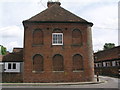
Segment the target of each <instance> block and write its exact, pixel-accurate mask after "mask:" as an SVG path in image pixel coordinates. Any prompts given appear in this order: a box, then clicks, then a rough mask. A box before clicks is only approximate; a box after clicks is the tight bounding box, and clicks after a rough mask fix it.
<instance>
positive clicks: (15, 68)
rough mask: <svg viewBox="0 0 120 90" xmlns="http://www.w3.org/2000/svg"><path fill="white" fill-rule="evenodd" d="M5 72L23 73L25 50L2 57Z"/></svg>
mask: <svg viewBox="0 0 120 90" xmlns="http://www.w3.org/2000/svg"><path fill="white" fill-rule="evenodd" d="M2 64H3V72H9V73H21V72H22V71H23V52H22V51H21V52H13V53H9V54H7V55H5V56H4V57H3V59H2Z"/></svg>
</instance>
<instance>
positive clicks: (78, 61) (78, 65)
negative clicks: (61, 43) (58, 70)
mask: <svg viewBox="0 0 120 90" xmlns="http://www.w3.org/2000/svg"><path fill="white" fill-rule="evenodd" d="M79 70H83V57H82V56H81V55H80V54H75V55H74V56H73V71H79Z"/></svg>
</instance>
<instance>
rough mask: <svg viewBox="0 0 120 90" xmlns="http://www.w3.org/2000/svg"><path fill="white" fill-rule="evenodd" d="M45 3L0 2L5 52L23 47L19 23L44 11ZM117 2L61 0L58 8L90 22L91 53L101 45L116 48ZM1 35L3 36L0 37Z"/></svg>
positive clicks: (34, 0)
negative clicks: (113, 45)
mask: <svg viewBox="0 0 120 90" xmlns="http://www.w3.org/2000/svg"><path fill="white" fill-rule="evenodd" d="M47 1H48V0H0V2H1V3H0V13H1V14H0V20H1V22H0V38H1V37H2V39H0V42H1V44H3V45H5V46H6V47H7V48H8V50H12V49H11V48H12V47H22V46H23V25H22V21H23V20H26V19H29V18H30V17H32V16H34V15H36V14H38V13H39V12H41V11H43V10H44V9H46V8H47ZM118 1H119V0H75V1H73V0H60V2H61V6H62V7H64V8H65V9H67V10H69V11H71V12H73V13H75V14H76V15H78V16H80V17H82V18H83V19H86V20H87V21H90V22H93V23H94V26H93V27H92V29H93V31H92V32H93V46H94V50H95V51H96V50H98V49H102V47H103V45H104V43H106V42H112V43H115V44H116V45H117V39H118V34H117V28H118V26H117V25H118V24H117V23H118V12H117V11H118V9H117V8H118V7H117V6H118V4H117V2H118ZM1 33H2V34H1Z"/></svg>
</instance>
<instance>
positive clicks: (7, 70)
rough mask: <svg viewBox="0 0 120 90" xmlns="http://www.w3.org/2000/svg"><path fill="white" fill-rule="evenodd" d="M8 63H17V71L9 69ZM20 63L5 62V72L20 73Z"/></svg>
mask: <svg viewBox="0 0 120 90" xmlns="http://www.w3.org/2000/svg"><path fill="white" fill-rule="evenodd" d="M8 63H11V64H13V63H15V64H16V69H8ZM20 67H21V66H20V62H5V65H4V72H20Z"/></svg>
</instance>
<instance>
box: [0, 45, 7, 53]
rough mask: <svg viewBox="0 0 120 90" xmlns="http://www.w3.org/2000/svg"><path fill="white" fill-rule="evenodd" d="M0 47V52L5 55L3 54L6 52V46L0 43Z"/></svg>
mask: <svg viewBox="0 0 120 90" xmlns="http://www.w3.org/2000/svg"><path fill="white" fill-rule="evenodd" d="M0 48H1V49H0V52H1V54H2V55H5V54H6V53H7V50H6V47H4V46H2V45H0Z"/></svg>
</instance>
